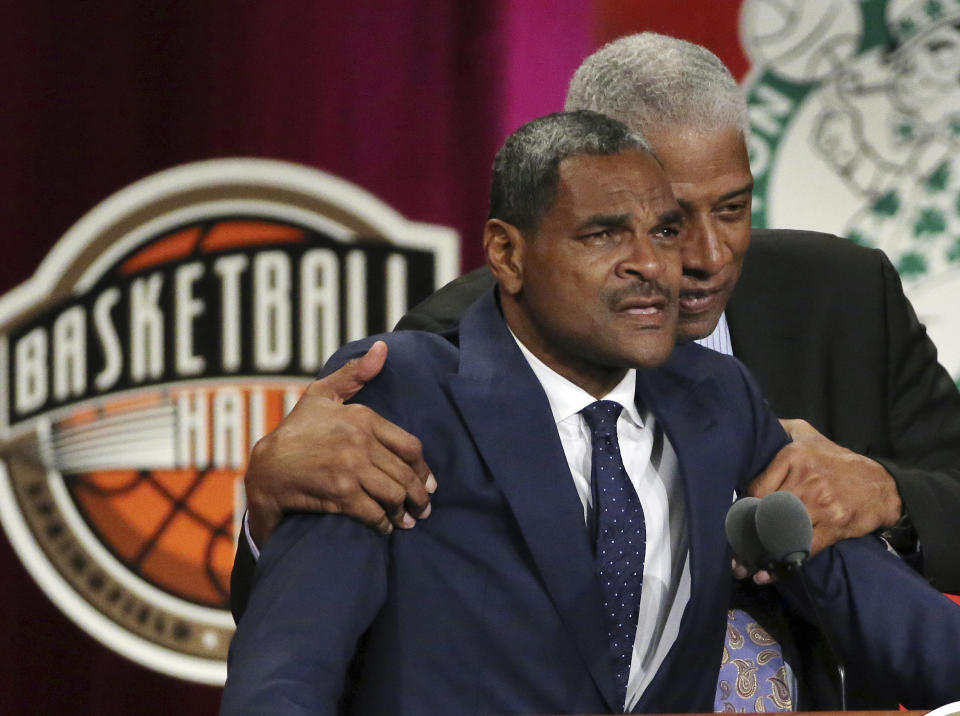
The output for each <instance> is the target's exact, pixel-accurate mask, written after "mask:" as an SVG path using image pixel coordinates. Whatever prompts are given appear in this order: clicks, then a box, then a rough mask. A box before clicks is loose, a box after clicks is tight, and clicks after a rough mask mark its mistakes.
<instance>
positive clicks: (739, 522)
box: [724, 497, 766, 569]
mask: <svg viewBox="0 0 960 716" xmlns="http://www.w3.org/2000/svg"><path fill="white" fill-rule="evenodd" d="M759 505H760V498H759V497H744V498H741V499H739V500H737V501H736V502H734V503H733V504H732V505H731V506H730V509H729V510H727V518H726V520H725V521H724V529H725V530H726V532H727V541H728V542H729V543H730V546H731V547H733V553H734V554H735V555H737V557H738V558H739V559H740V561H741V562H743V563H744V564H747V565H749V566H750V567H752V568H754V569H759V568H760V565H761V564H764V561H765V555H766V550H764V548H763V544H761V542H760V535H759V534H758V532H757V523H756V520H755V518H754V515H755V514H756V512H757V507H758V506H759Z"/></svg>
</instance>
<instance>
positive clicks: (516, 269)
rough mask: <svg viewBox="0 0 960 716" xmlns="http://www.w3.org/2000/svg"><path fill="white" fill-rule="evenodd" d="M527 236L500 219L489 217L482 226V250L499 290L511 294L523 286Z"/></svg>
mask: <svg viewBox="0 0 960 716" xmlns="http://www.w3.org/2000/svg"><path fill="white" fill-rule="evenodd" d="M526 248H527V238H526V237H525V236H524V235H523V232H521V231H520V229H518V228H517V227H516V226H514V225H513V224H508V223H507V222H506V221H501V220H500V219H489V220H488V221H487V224H486V226H484V228H483V251H484V253H485V254H486V256H487V264H488V265H489V266H490V272H491V273H492V274H493V277H494V278H495V279H497V283H498V284H500V290H501V291H502V292H504V293H507V294H509V295H511V296H513V295H516V294H518V293H519V292H520V289H521V288H523V258H524V255H525V253H526Z"/></svg>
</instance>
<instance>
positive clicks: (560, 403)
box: [508, 327, 643, 428]
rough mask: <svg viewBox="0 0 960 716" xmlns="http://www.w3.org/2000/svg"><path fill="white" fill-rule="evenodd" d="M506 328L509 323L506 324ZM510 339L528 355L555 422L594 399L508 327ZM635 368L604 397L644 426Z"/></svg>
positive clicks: (524, 354)
mask: <svg viewBox="0 0 960 716" xmlns="http://www.w3.org/2000/svg"><path fill="white" fill-rule="evenodd" d="M508 329H509V327H508ZM510 335H511V336H513V340H515V341H516V342H517V345H518V346H519V347H520V352H521V353H523V357H524V358H526V359H527V363H529V364H530V368H531V369H532V370H533V373H534V375H536V376H537V380H539V381H540V385H542V386H543V391H544V392H545V393H546V394H547V400H548V401H549V402H550V411H551V412H552V413H553V419H554V421H556V422H557V423H558V424H559V423H561V422H563V421H564V420H566V419H567V418H569V417H571V416H573V415H577V414H578V413H579V412H580V411H581V410H583V409H584V408H585V407H587V406H588V405H590V404H591V403H594V402H596V400H597V399H596V398H594V397H593V396H592V395H590V393H588V392H587V391H585V390H584V389H583V388H581V387H580V386H579V385H576V384H575V383H572V382H570V381H569V380H567V379H566V378H564V377H563V376H562V375H560V374H559V373H557V372H556V371H555V370H553V368H550V367H549V366H548V365H547V364H546V363H544V362H543V361H542V360H540V359H539V358H537V357H536V356H535V355H534V354H533V353H531V352H530V350H529V349H528V348H527V347H526V346H525V345H523V343H521V342H520V339H519V338H517V336H516V335H514V333H513V331H512V330H511V331H510ZM636 386H637V371H636V369H634V368H631V369H630V370H628V371H627V374H626V375H625V376H623V380H621V381H620V382H619V383H617V385H616V386H614V388H613V390H611V391H610V392H609V393H607V394H606V395H605V396H603V400H613V401H616V402H617V403H620V405H622V406H623V415H624V416H625V417H626V418H627V419H628V420H630V421H631V422H632V423H634V424H635V425H636V426H637V427H641V428H642V427H643V419H642V418H641V417H640V411H639V410H637V403H636Z"/></svg>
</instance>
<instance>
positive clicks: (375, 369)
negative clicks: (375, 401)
mask: <svg viewBox="0 0 960 716" xmlns="http://www.w3.org/2000/svg"><path fill="white" fill-rule="evenodd" d="M386 360H387V344H386V343H384V342H383V341H377V342H376V343H374V344H373V345H372V346H370V349H369V350H368V351H367V352H366V353H365V354H363V355H362V356H360V357H359V358H354V359H353V360H350V361H347V362H346V363H345V364H343V365H342V366H340V368H338V369H337V370H335V371H334V372H333V373H331V374H330V375H328V376H326V377H324V378H320V379H318V380H315V381H313V382H312V383H310V385H308V386H307V389H306V390H305V391H304V395H305V396H306V395H309V396H312V397H321V398H329V399H330V400H336V401H338V402H343V401H345V400H349V399H350V398H352V397H353V396H354V395H356V394H357V391H359V390H360V389H361V388H362V387H363V386H364V385H365V384H366V383H368V382H369V381H371V380H373V379H374V378H375V377H377V375H379V374H380V371H381V370H382V369H383V364H384V362H385V361H386Z"/></svg>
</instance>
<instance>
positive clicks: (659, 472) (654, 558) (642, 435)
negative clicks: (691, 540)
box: [514, 337, 690, 711]
mask: <svg viewBox="0 0 960 716" xmlns="http://www.w3.org/2000/svg"><path fill="white" fill-rule="evenodd" d="M514 338H516V337H514ZM517 345H519V346H520V350H521V351H522V352H523V355H524V357H525V358H526V359H527V362H528V363H529V364H530V367H531V368H532V369H533V372H534V374H535V375H536V376H537V379H538V380H539V381H540V384H541V385H542V386H543V389H544V391H545V392H546V394H547V400H549V402H550V409H551V411H552V412H553V418H554V420H555V421H556V425H557V432H558V433H559V434H560V442H561V444H562V445H563V451H564V454H565V455H566V458H567V464H568V465H569V466H570V474H571V476H572V477H573V483H574V485H575V486H576V488H577V494H578V495H579V496H580V502H581V503H582V504H583V516H584V524H585V525H586V524H587V523H588V522H589V520H590V515H591V513H592V510H593V505H592V501H593V494H592V490H591V489H590V467H591V461H592V455H593V450H592V444H593V443H592V440H591V436H590V428H589V427H588V426H587V424H586V421H585V420H584V419H583V416H581V415H580V411H581V410H582V409H583V408H585V407H586V406H588V405H590V404H591V403H593V402H594V401H595V400H596V398H594V397H593V396H591V395H590V394H589V393H587V392H586V391H584V390H583V389H582V388H580V387H578V386H576V385H574V384H573V383H571V382H570V381H568V380H567V379H566V378H564V377H563V376H561V375H559V374H558V373H556V372H555V371H553V370H552V369H551V368H549V367H547V366H546V365H545V364H544V363H543V362H542V361H541V360H539V359H538V358H537V357H536V356H534V355H533V354H532V353H531V352H530V351H528V350H527V348H526V347H525V346H524V345H523V344H522V343H520V342H519V341H517ZM636 377H637V375H636V371H634V370H631V371H629V372H628V373H627V375H626V376H625V377H624V379H623V380H622V381H620V383H619V384H618V385H617V386H616V387H615V388H614V389H613V390H612V391H610V393H608V394H607V395H605V396H604V397H603V399H604V400H614V401H616V402H617V403H620V405H622V406H623V408H624V409H623V412H622V413H621V415H620V418H619V419H618V420H617V438H618V440H619V442H620V453H621V455H622V457H623V463H624V467H625V468H626V470H627V475H628V477H629V478H630V481H631V482H632V483H633V486H634V488H635V489H636V491H637V496H638V497H639V498H640V504H641V505H642V507H643V516H644V521H645V526H646V532H647V544H646V554H645V557H644V564H643V589H642V592H641V596H640V613H639V617H638V620H637V634H636V638H635V639H634V644H633V657H632V659H631V662H630V678H629V681H628V682H627V700H626V704H625V710H627V711H629V710H630V709H632V708H633V707H634V706H635V705H636V703H637V702H638V701H639V700H640V697H641V695H642V694H643V691H644V689H646V687H647V686H648V685H649V684H650V682H651V681H652V680H653V677H654V676H655V675H656V673H657V670H658V669H659V668H660V665H661V664H662V663H663V660H664V658H666V655H667V652H668V651H669V650H670V647H671V646H672V645H673V643H674V641H676V638H677V634H678V633H679V631H680V620H681V618H682V617H683V610H684V608H685V607H686V605H687V602H688V601H689V600H690V559H689V556H690V555H689V552H690V550H689V544H688V536H687V528H686V527H687V526H686V508H685V504H686V503H685V499H684V494H683V483H682V480H681V479H680V475H679V469H678V465H677V456H676V454H675V453H674V451H673V447H672V446H671V445H670V441H669V440H667V437H666V435H664V433H663V430H662V429H661V428H660V427H659V426H658V425H657V424H656V421H655V420H654V418H653V416H652V415H651V414H650V413H649V411H643V412H642V413H641V411H640V410H638V408H637V405H636V402H635V400H634V390H635V386H636Z"/></svg>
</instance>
